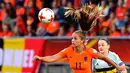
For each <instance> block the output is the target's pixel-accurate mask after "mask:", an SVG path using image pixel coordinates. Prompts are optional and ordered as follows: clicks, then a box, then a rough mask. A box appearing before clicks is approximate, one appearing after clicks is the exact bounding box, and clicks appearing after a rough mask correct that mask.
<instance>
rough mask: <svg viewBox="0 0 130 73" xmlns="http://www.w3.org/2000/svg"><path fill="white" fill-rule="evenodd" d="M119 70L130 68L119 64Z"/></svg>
mask: <svg viewBox="0 0 130 73" xmlns="http://www.w3.org/2000/svg"><path fill="white" fill-rule="evenodd" d="M117 69H118V70H119V71H124V70H125V69H129V67H128V66H118V68H117Z"/></svg>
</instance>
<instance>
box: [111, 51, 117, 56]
mask: <svg viewBox="0 0 130 73" xmlns="http://www.w3.org/2000/svg"><path fill="white" fill-rule="evenodd" d="M109 52H110V55H113V56H115V57H118V55H117V54H116V53H115V52H112V51H109Z"/></svg>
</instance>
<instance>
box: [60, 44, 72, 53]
mask: <svg viewBox="0 0 130 73" xmlns="http://www.w3.org/2000/svg"><path fill="white" fill-rule="evenodd" d="M71 50H73V47H72V45H70V46H69V47H66V48H65V49H63V50H62V52H64V51H66V52H67V51H71Z"/></svg>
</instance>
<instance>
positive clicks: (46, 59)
mask: <svg viewBox="0 0 130 73" xmlns="http://www.w3.org/2000/svg"><path fill="white" fill-rule="evenodd" d="M61 58H62V57H61V56H60V55H59V53H58V54H55V55H52V56H45V57H40V56H34V58H33V61H34V60H38V61H43V62H55V61H57V60H60V59H61Z"/></svg>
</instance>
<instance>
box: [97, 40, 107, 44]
mask: <svg viewBox="0 0 130 73" xmlns="http://www.w3.org/2000/svg"><path fill="white" fill-rule="evenodd" d="M98 44H107V42H106V41H105V40H99V41H98Z"/></svg>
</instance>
